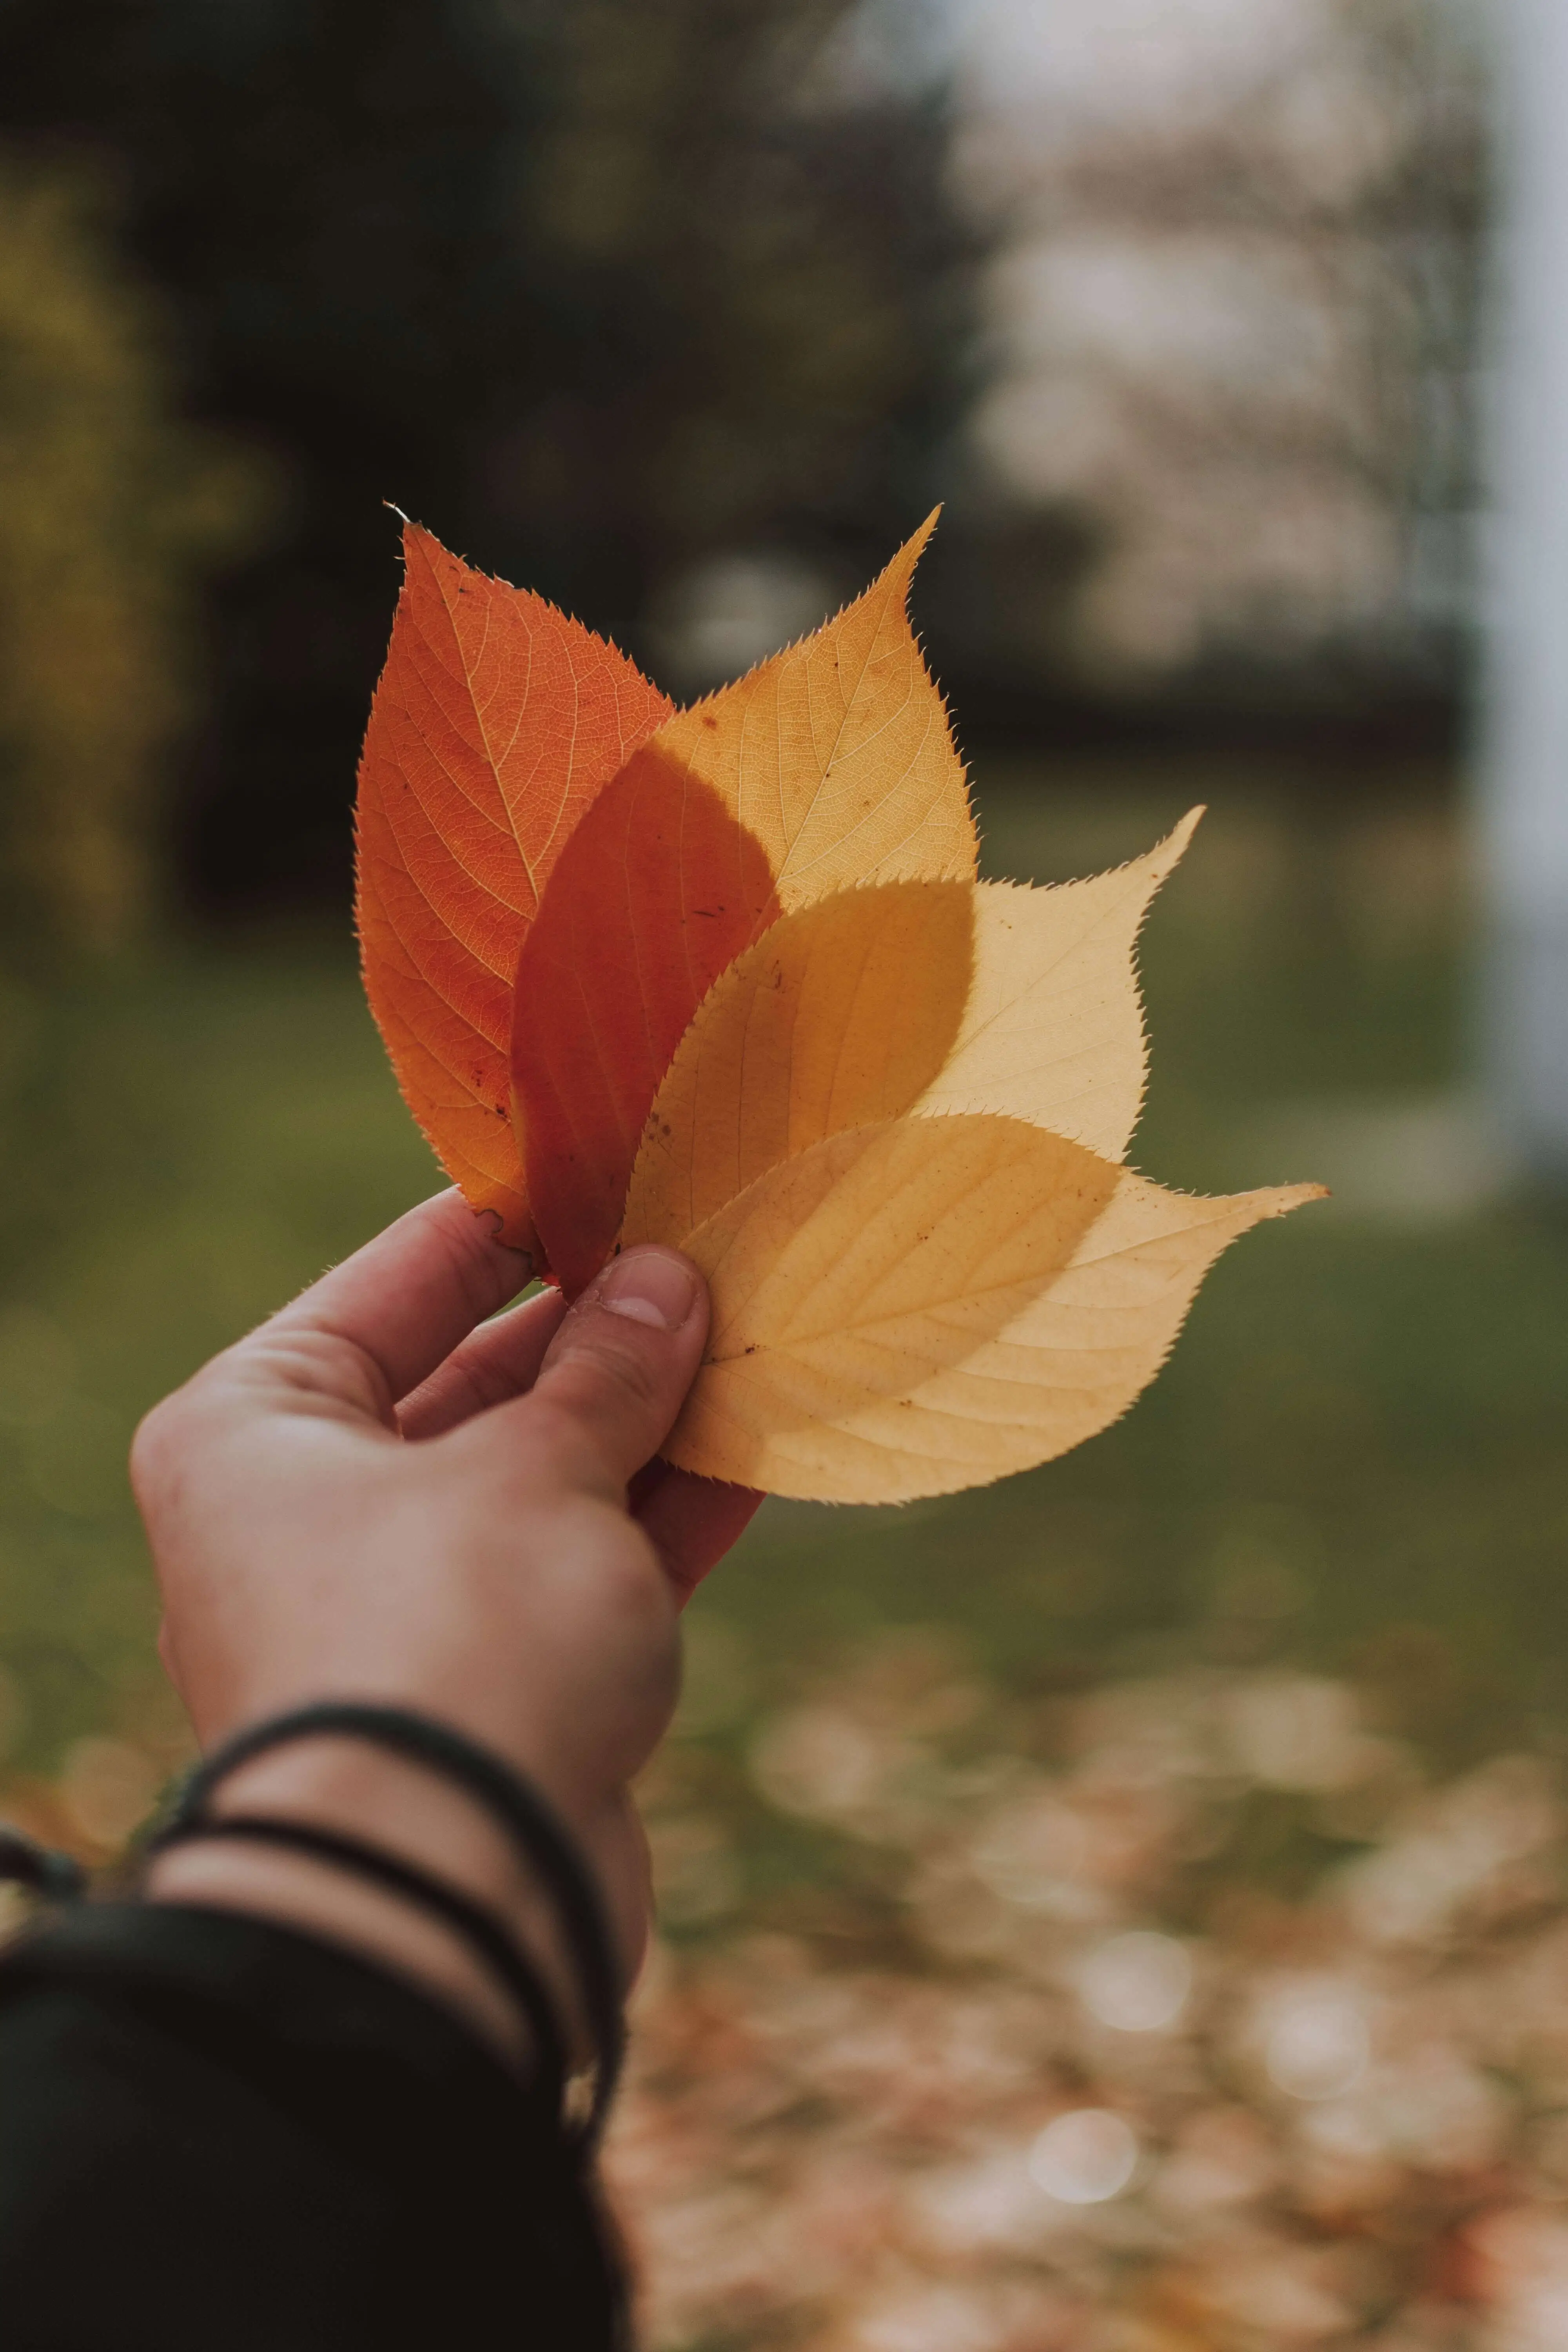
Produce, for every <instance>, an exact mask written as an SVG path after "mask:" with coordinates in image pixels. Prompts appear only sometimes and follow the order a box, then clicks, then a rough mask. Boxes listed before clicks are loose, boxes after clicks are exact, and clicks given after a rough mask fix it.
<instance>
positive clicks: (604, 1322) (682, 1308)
mask: <svg viewBox="0 0 1568 2352" xmlns="http://www.w3.org/2000/svg"><path fill="white" fill-rule="evenodd" d="M707 1337H708V1289H707V1286H706V1284H705V1283H704V1282H703V1280H702V1277H701V1276H700V1274H699V1273H698V1271H697V1269H696V1267H695V1266H694V1265H692V1264H691V1263H690V1261H689V1259H688V1258H684V1257H682V1256H681V1255H680V1254H679V1251H677V1250H670V1249H663V1248H660V1247H658V1245H657V1244H652V1243H647V1244H639V1245H638V1246H637V1247H635V1248H633V1249H629V1250H625V1251H623V1252H622V1254H621V1255H620V1256H619V1257H616V1258H612V1260H611V1261H610V1264H609V1265H607V1266H606V1267H605V1270H604V1272H603V1273H602V1274H600V1275H598V1276H596V1277H595V1280H594V1281H593V1282H592V1283H590V1285H589V1286H588V1288H587V1289H586V1290H585V1291H584V1293H583V1295H582V1297H580V1298H579V1299H578V1300H577V1301H576V1303H575V1305H574V1307H571V1308H570V1309H569V1310H568V1312H567V1314H566V1317H565V1318H564V1320H563V1323H562V1325H561V1328H560V1329H559V1330H558V1331H557V1333H556V1334H555V1337H554V1339H553V1340H552V1342H551V1346H550V1349H549V1352H548V1354H547V1355H546V1357H545V1359H544V1365H543V1369H542V1371H541V1372H540V1375H539V1378H538V1380H537V1381H535V1383H534V1388H533V1393H532V1396H531V1399H530V1400H529V1403H528V1405H527V1406H526V1407H524V1408H521V1409H522V1410H525V1411H528V1412H530V1414H531V1418H533V1419H534V1420H535V1421H537V1422H539V1423H546V1422H547V1423H548V1425H549V1428H550V1443H551V1445H552V1450H553V1451H554V1453H555V1454H556V1458H557V1460H558V1462H559V1465H560V1467H561V1470H562V1473H563V1475H564V1476H565V1477H566V1478H567V1479H568V1480H569V1481H570V1482H571V1483H573V1484H574V1485H580V1486H584V1487H586V1488H588V1489H590V1490H593V1491H599V1492H605V1493H614V1494H617V1495H618V1494H619V1493H620V1491H621V1490H622V1489H623V1488H624V1487H625V1486H626V1481H627V1480H628V1479H629V1478H630V1477H631V1475H632V1474H633V1472H634V1471H636V1470H638V1469H640V1468H641V1467H642V1465H643V1464H644V1463H645V1462H646V1461H647V1459H648V1457H649V1456H650V1454H657V1453H658V1448H659V1446H660V1445H661V1444H663V1442H664V1440H665V1438H666V1437H667V1436H668V1434H669V1431H670V1428H671V1426H672V1424H673V1423H674V1421H675V1417H676V1415H677V1413H678V1412H679V1411H680V1408H681V1405H682V1404H683V1403H684V1402H685V1399H686V1391H687V1390H688V1389H689V1387H690V1385H691V1382H692V1380H693V1379H694V1378H695V1376H696V1372H697V1367H698V1365H699V1363H700V1361H701V1357H702V1344H703V1341H704V1340H705V1339H707Z"/></svg>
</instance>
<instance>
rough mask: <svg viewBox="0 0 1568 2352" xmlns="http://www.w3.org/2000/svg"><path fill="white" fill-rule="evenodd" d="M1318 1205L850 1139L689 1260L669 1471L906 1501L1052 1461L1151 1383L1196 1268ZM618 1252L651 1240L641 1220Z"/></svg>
mask: <svg viewBox="0 0 1568 2352" xmlns="http://www.w3.org/2000/svg"><path fill="white" fill-rule="evenodd" d="M1318 1192H1319V1188H1317V1187H1315V1186H1310V1185H1304V1186H1294V1187H1278V1188H1276V1189H1274V1190H1271V1191H1268V1192H1250V1193H1243V1194H1241V1195H1239V1196H1237V1198H1235V1199H1232V1200H1221V1201H1205V1200H1193V1199H1188V1198H1185V1197H1184V1196H1182V1195H1180V1194H1177V1193H1171V1192H1163V1191H1162V1190H1161V1189H1160V1187H1159V1186H1157V1185H1154V1184H1151V1183H1149V1182H1147V1181H1145V1180H1144V1179H1143V1178H1142V1177H1140V1176H1135V1175H1133V1174H1132V1173H1131V1171H1128V1170H1125V1169H1121V1168H1118V1167H1116V1166H1114V1165H1113V1164H1112V1163H1111V1162H1110V1161H1108V1160H1102V1159H1100V1157H1099V1156H1098V1155H1097V1154H1095V1153H1093V1152H1090V1151H1087V1150H1084V1149H1083V1147H1082V1146H1081V1145H1079V1144H1074V1143H1070V1142H1068V1140H1067V1139H1065V1138H1064V1137H1061V1136H1058V1135H1053V1134H1051V1133H1050V1132H1049V1131H1048V1130H1047V1129H1041V1128H1037V1127H1030V1126H1027V1125H1026V1124H1025V1123H1024V1122H1022V1121H1021V1120H1016V1119H1010V1118H995V1117H987V1116H984V1115H962V1114H960V1115H954V1116H952V1117H948V1118H899V1119H890V1120H884V1121H882V1122H880V1123H879V1124H878V1125H875V1126H869V1127H858V1128H853V1129H847V1130H845V1131H844V1132H842V1133H839V1134H837V1135H832V1136H829V1137H827V1138H826V1139H825V1140H824V1141H822V1142H820V1143H816V1144H814V1145H813V1146H812V1147H811V1148H810V1149H809V1150H805V1151H804V1152H800V1153H797V1154H795V1156H794V1157H793V1158H791V1159H788V1160H784V1161H782V1162H781V1163H780V1164H779V1165H777V1166H776V1167H773V1168H771V1169H770V1170H769V1171H767V1172H766V1173H765V1174H764V1175H763V1176H761V1177H760V1178H758V1179H757V1181H755V1182H754V1183H752V1184H751V1185H749V1186H748V1187H747V1189H746V1190H745V1191H744V1192H742V1193H741V1194H740V1195H739V1196H738V1197H737V1198H736V1199H734V1200H732V1201H731V1202H727V1203H726V1204H725V1206H724V1207H723V1208H721V1210H720V1211H719V1212H718V1213H717V1214H716V1215H713V1216H711V1217H709V1218H708V1219H707V1220H706V1221H705V1222H703V1223H700V1224H699V1225H698V1226H697V1227H696V1229H695V1230H694V1231H692V1232H689V1233H688V1234H680V1235H679V1236H668V1235H661V1236H658V1238H676V1239H678V1240H679V1244H680V1245H681V1246H682V1247H683V1248H685V1249H686V1250H687V1251H688V1252H689V1255H691V1256H692V1257H693V1258H694V1259H695V1260H696V1262H697V1264H698V1265H700V1267H701V1268H702V1270H703V1272H704V1274H705V1275H706V1276H707V1277H708V1280H709V1283H710V1286H711V1289H712V1295H713V1322H712V1328H711V1332H710V1339H709V1345H708V1352H707V1355H706V1357H705V1360H704V1364H703V1369H702V1370H701V1371H700V1373H699V1375H698V1379H697V1381H696V1384H695V1386H694V1387H693V1389H692V1391H691V1393H690V1395H689V1398H688V1401H687V1403H686V1407H685V1409H684V1411H683V1412H682V1413H681V1416H680V1419H679V1422H678V1423H676V1426H675V1430H674V1432H673V1433H672V1434H671V1437H670V1439H669V1441H668V1444H667V1446H666V1448H665V1452H666V1454H667V1456H668V1459H669V1460H671V1461H672V1462H675V1463H677V1464H679V1465H680V1466H681V1467H682V1468H684V1469H688V1470H693V1471H696V1472H698V1473H700V1474H701V1475H705V1476H708V1477H713V1478H722V1479H728V1480H731V1481H733V1482H734V1483H736V1484H738V1485H742V1486H762V1487H765V1488H767V1489H768V1490H769V1491H771V1492H772V1493H774V1494H781V1495H793V1496H801V1497H804V1498H807V1499H813V1500H816V1501H824V1502H878V1503H887V1502H903V1501H909V1500H911V1499H913V1498H914V1497H915V1496H922V1495H940V1494H948V1493H952V1492H954V1491H955V1490H956V1489H958V1488H960V1487H963V1486H976V1485H979V1484H982V1483H983V1482H984V1481H986V1480H989V1479H992V1478H997V1477H1000V1476H1003V1475H1005V1474H1006V1473H1007V1472H1010V1471H1015V1470H1023V1469H1026V1468H1029V1467H1031V1466H1032V1465H1035V1464H1036V1463H1039V1462H1045V1461H1048V1460H1050V1459H1051V1458H1052V1457H1053V1456H1054V1455H1056V1454H1062V1453H1065V1452H1066V1451H1067V1450H1068V1447H1070V1446H1073V1445H1076V1444H1079V1443H1080V1442H1081V1441H1082V1440H1083V1439H1084V1438H1086V1437H1089V1436H1092V1435H1093V1434H1094V1433H1095V1432H1096V1431H1098V1430H1100V1429H1103V1428H1105V1427H1106V1426H1107V1425H1108V1423H1110V1422H1112V1421H1114V1420H1115V1419H1116V1418H1117V1416H1118V1415H1119V1414H1120V1413H1121V1412H1124V1411H1125V1410H1126V1408H1127V1407H1128V1405H1130V1404H1131V1402H1132V1400H1133V1398H1134V1397H1135V1396H1136V1395H1137V1394H1138V1392H1139V1391H1140V1390H1141V1389H1142V1388H1143V1387H1144V1386H1145V1385H1146V1383H1147V1382H1148V1381H1150V1380H1151V1379H1152V1377H1153V1375H1154V1373H1155V1372H1156V1371H1157V1370H1158V1369H1159V1367H1160V1365H1161V1363H1162V1361H1163V1359H1164V1356H1165V1354H1166V1352H1167V1350H1168V1349H1169V1348H1170V1346H1171V1343H1172V1341H1173V1339H1174V1338H1175V1335H1176V1332H1177V1330H1178V1329H1179V1328H1180V1326H1181V1322H1182V1319H1183V1318H1184V1315H1185V1313H1186V1309H1187V1307H1188V1305H1189V1303H1190V1302H1191V1299H1192V1297H1193V1295H1194V1291H1195V1290H1196V1288H1197V1286H1198V1283H1199V1282H1200V1280H1201V1279H1202V1277H1203V1275H1204V1273H1205V1270H1206V1269H1207V1267H1208V1266H1209V1265H1211V1264H1212V1262H1213V1260H1214V1259H1215V1257H1216V1256H1217V1255H1218V1254H1219V1252H1220V1251H1221V1250H1222V1249H1223V1248H1224V1247H1225V1245H1226V1243H1227V1242H1228V1241H1230V1240H1232V1239H1234V1237H1235V1236H1236V1235H1237V1234H1240V1233H1244V1232H1245V1231H1246V1230H1247V1227H1248V1226H1249V1225H1252V1224H1256V1223H1258V1221H1259V1220H1260V1219H1261V1218H1264V1217H1272V1216H1279V1215H1282V1214H1283V1213H1285V1212H1286V1211H1287V1210H1289V1209H1292V1208H1295V1207H1296V1206H1297V1205H1298V1204H1299V1203H1300V1202H1303V1201H1307V1200H1311V1199H1314V1198H1316V1197H1318ZM625 1238H626V1240H627V1241H637V1240H642V1239H647V1238H653V1236H651V1235H647V1234H644V1233H642V1232H641V1231H639V1230H638V1229H637V1226H636V1225H635V1224H634V1223H633V1222H632V1220H631V1219H630V1218H629V1217H628V1220H627V1224H626V1234H625Z"/></svg>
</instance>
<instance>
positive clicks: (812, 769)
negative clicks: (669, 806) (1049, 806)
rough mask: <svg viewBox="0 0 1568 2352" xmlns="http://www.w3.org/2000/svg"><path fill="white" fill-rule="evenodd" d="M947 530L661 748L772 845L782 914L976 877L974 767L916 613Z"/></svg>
mask: <svg viewBox="0 0 1568 2352" xmlns="http://www.w3.org/2000/svg"><path fill="white" fill-rule="evenodd" d="M935 524H936V517H935V515H934V514H933V515H931V517H930V518H929V519H928V520H927V521H925V522H924V523H922V525H921V528H920V530H918V531H916V533H915V535H914V537H913V538H912V539H911V540H910V541H908V542H907V543H906V544H905V545H904V546H903V547H902V548H900V551H899V552H898V554H897V555H895V556H894V558H893V560H892V562H891V563H889V566H888V568H887V570H886V571H885V572H883V573H882V575H881V577H880V579H879V580H877V581H875V582H874V583H872V585H871V586H870V587H869V588H868V589H867V591H866V593H865V594H864V595H863V596H860V597H858V598H857V599H856V601H855V603H854V604H849V605H847V606H846V607H845V609H844V611H843V612H842V613H840V614H838V615H837V618H836V619H835V620H832V621H829V622H827V623H826V624H825V625H824V626H823V627H822V628H820V629H817V630H816V631H815V632H814V633H813V635H810V636H809V637H804V638H803V639H802V640H801V642H800V643H799V644H798V645H796V646H790V647H789V648H788V649H787V650H786V651H785V652H784V653H782V654H775V655H774V656H773V658H772V659H771V660H770V661H765V662H763V663H760V664H759V666H758V667H756V668H755V669H754V670H752V671H751V672H750V673H749V674H748V675H747V676H746V677H742V678H741V679H739V680H737V682H736V683H735V684H734V685H733V686H727V687H724V688H721V691H720V692H719V693H717V694H713V695H710V696H709V697H708V698H707V700H706V701H703V702H699V703H695V704H693V706H692V708H691V709H689V710H682V711H679V712H678V713H677V714H676V716H675V717H674V718H673V719H668V720H667V721H666V722H665V724H664V725H663V726H662V727H661V728H660V729H659V730H658V733H657V734H655V735H654V736H653V737H652V739H651V740H650V741H649V744H648V746H647V750H648V752H649V753H651V754H654V755H656V756H660V757H662V758H663V759H664V760H666V761H672V762H673V763H674V764H675V765H676V766H677V767H679V768H682V769H685V770H686V771H688V772H689V773H690V774H691V775H693V776H695V777H697V778H699V779H700V781H701V782H704V783H707V784H710V785H711V786H712V787H713V789H714V790H715V791H716V792H717V793H719V795H720V797H721V800H722V801H723V803H724V804H725V805H726V807H728V808H729V809H730V811H731V814H733V815H734V816H735V817H736V818H737V820H738V821H739V822H740V823H741V824H742V825H744V826H745V827H746V829H747V831H748V832H749V833H750V834H751V835H753V836H754V838H755V839H756V840H757V841H759V842H760V843H761V844H762V846H763V850H764V852H765V853H766V856H767V858H768V862H769V864H770V865H771V866H772V867H773V874H774V876H775V877H776V884H777V889H778V896H779V904H780V906H781V907H784V908H791V907H800V906H805V904H807V903H808V902H809V901H810V900H811V899H813V898H825V897H826V895H827V893H828V892H829V891H830V890H841V889H844V888H846V887H848V886H850V885H852V884H854V883H858V882H891V881H898V880H901V879H902V878H904V877H906V876H926V877H933V878H938V879H940V878H944V877H948V878H954V879H958V880H967V879H968V878H969V877H971V876H972V875H973V872H974V859H975V842H974V820H973V816H972V814H971V813H970V807H969V788H968V785H967V783H966V782H965V779H964V773H963V761H961V760H960V758H959V756H958V753H957V751H955V750H954V748H953V743H952V735H951V733H950V732H949V730H948V723H947V709H946V706H945V705H944V703H943V701H942V696H941V695H940V694H939V693H938V691H937V688H936V687H935V685H934V684H933V682H932V680H931V677H930V675H929V673H928V672H927V669H926V666H925V663H924V662H923V661H922V659H921V649H920V647H919V646H918V645H917V644H916V642H915V638H914V633H913V631H912V630H911V629H910V623H909V614H908V613H907V611H906V609H905V607H906V600H907V598H908V595H909V587H910V575H911V574H912V573H913V571H914V568H915V564H916V562H917V561H918V559H919V556H920V553H921V549H922V548H923V547H924V546H925V543H926V541H927V540H928V539H929V538H930V537H931V531H932V530H933V529H934V528H935Z"/></svg>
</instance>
